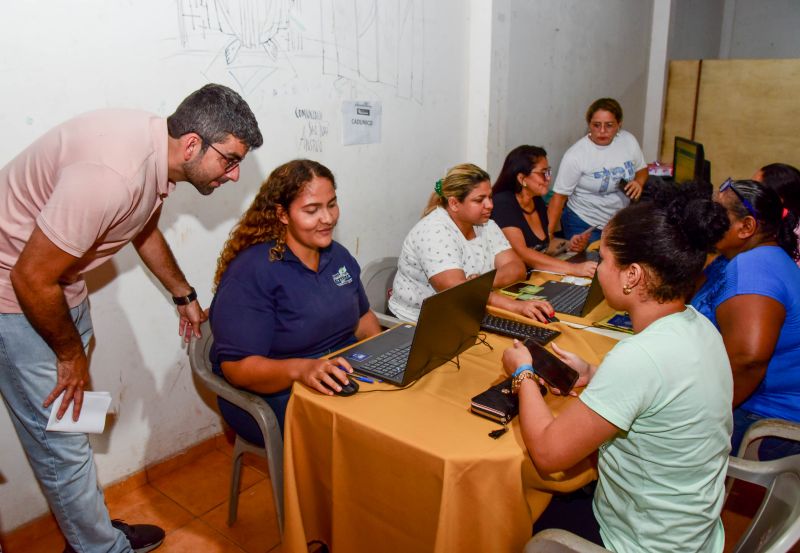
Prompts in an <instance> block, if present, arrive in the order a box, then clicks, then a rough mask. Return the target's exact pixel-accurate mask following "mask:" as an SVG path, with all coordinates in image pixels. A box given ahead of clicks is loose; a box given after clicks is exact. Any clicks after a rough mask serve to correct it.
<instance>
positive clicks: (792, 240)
mask: <svg viewBox="0 0 800 553" xmlns="http://www.w3.org/2000/svg"><path fill="white" fill-rule="evenodd" d="M717 201H718V202H719V203H720V204H722V205H723V206H724V207H725V208H726V210H727V211H728V218H729V219H730V221H731V226H730V228H729V230H728V232H727V233H726V234H725V236H724V237H723V239H722V240H720V241H719V243H717V245H716V248H717V250H718V251H719V253H720V256H719V258H718V259H717V260H715V261H714V262H713V263H712V264H711V265H710V266H709V267H708V268H707V269H706V281H705V283H703V286H702V287H701V288H700V290H699V291H698V292H697V294H696V295H695V297H694V298H693V299H692V305H693V306H695V307H696V308H697V309H698V310H699V311H700V312H701V313H703V314H704V315H705V316H707V317H708V318H709V319H710V320H711V322H713V323H714V324H715V325H716V326H717V328H719V330H720V332H721V333H722V337H723V339H724V340H725V348H726V349H727V352H728V357H729V359H730V362H731V368H732V369H733V382H734V393H733V406H734V432H733V438H732V445H733V450H734V451H737V449H738V447H739V444H740V442H741V439H742V437H743V436H744V432H745V431H746V430H747V428H748V427H749V426H750V425H751V424H752V423H753V422H755V421H756V420H759V419H762V418H780V419H786V420H790V421H794V422H800V371H798V367H800V268H798V266H797V265H796V264H795V262H796V260H797V258H798V251H797V239H796V236H795V235H794V229H795V227H796V226H797V222H798V214H797V213H796V212H795V211H794V210H793V209H792V208H789V207H786V208H785V207H784V205H783V204H782V202H781V199H780V197H779V196H778V194H777V193H776V192H775V191H774V190H772V189H770V188H768V187H766V186H764V185H762V184H761V183H759V182H756V181H752V180H743V181H732V180H730V179H729V180H727V181H726V182H725V183H724V184H723V185H722V186H720V189H719V194H718V196H717ZM793 453H800V444H798V443H797V442H785V441H782V440H781V441H776V440H765V442H764V443H763V444H762V447H761V457H762V458H775V457H782V456H784V455H787V454H793Z"/></svg>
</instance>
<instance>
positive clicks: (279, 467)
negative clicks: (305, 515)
mask: <svg viewBox="0 0 800 553" xmlns="http://www.w3.org/2000/svg"><path fill="white" fill-rule="evenodd" d="M200 330H201V332H202V334H203V337H202V338H194V339H192V341H191V342H190V343H189V365H190V366H191V367H192V372H193V373H194V374H195V375H196V376H197V378H198V379H199V380H200V381H201V382H202V383H203V385H204V386H205V387H206V388H208V389H209V390H210V391H211V392H213V393H214V394H216V395H218V396H219V397H221V398H224V399H226V400H228V401H230V402H231V403H233V404H234V405H236V406H237V407H239V408H241V409H244V410H245V411H247V412H248V413H249V414H250V415H251V416H252V417H253V418H254V419H255V420H256V422H257V423H258V427H259V428H260V429H261V433H262V434H263V436H264V444H266V447H260V446H258V445H256V444H254V443H251V442H248V441H247V440H245V439H244V438H242V437H241V436H239V435H238V434H237V435H236V441H235V442H234V445H233V467H232V469H233V470H232V473H231V490H230V498H229V506H228V526H230V525H232V524H233V523H234V521H235V520H236V514H237V511H238V508H239V481H240V478H241V471H242V455H243V454H244V453H247V452H249V453H255V454H256V455H260V456H262V457H266V459H267V466H268V468H269V476H270V481H271V482H272V499H273V501H274V503H275V514H276V515H277V518H278V528H279V529H280V533H281V539H283V438H282V437H281V431H280V427H279V426H278V419H277V418H276V417H275V413H274V412H273V410H272V408H271V407H270V406H269V405H268V404H267V402H265V401H264V400H263V399H261V398H260V397H258V396H257V395H255V394H251V393H250V392H247V391H245V390H240V389H238V388H235V387H234V386H232V385H231V384H229V383H228V382H227V381H226V380H225V379H224V378H222V377H220V376H217V375H216V374H214V373H213V372H212V370H211V361H210V360H209V358H208V354H209V352H210V351H211V344H213V343H214V337H213V336H212V335H211V325H209V323H208V322H205V323H203V325H202V326H201V327H200Z"/></svg>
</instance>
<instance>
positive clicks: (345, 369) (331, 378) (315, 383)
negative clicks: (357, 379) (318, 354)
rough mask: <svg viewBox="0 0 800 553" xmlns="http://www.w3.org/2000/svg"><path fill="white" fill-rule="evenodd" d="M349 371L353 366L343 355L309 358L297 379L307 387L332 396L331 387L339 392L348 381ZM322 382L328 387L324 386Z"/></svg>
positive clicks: (351, 370)
mask: <svg viewBox="0 0 800 553" xmlns="http://www.w3.org/2000/svg"><path fill="white" fill-rule="evenodd" d="M351 372H353V367H351V366H350V363H348V362H347V360H346V359H345V358H343V357H334V358H333V359H309V360H308V364H307V366H306V367H304V369H303V371H302V374H301V375H300V378H298V380H300V381H301V382H302V383H303V384H305V385H306V386H308V387H309V388H312V389H314V390H316V391H318V392H320V393H322V394H325V395H328V396H332V395H334V393H333V392H332V391H331V389H332V390H335V391H337V392H340V391H341V390H342V386H344V385H345V384H347V383H348V382H349V380H348V378H347V375H348V374H349V373H351ZM323 382H324V383H325V384H327V385H328V386H329V387H330V388H328V387H326V386H325V384H323Z"/></svg>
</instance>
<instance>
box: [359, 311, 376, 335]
mask: <svg viewBox="0 0 800 553" xmlns="http://www.w3.org/2000/svg"><path fill="white" fill-rule="evenodd" d="M380 332H381V324H380V323H379V322H378V317H376V316H375V313H373V312H372V310H369V311H367V312H366V313H364V314H363V315H362V316H361V318H360V319H359V320H358V326H357V327H356V331H355V335H356V338H358V339H359V340H363V339H364V338H369V337H370V336H375V335H376V334H380Z"/></svg>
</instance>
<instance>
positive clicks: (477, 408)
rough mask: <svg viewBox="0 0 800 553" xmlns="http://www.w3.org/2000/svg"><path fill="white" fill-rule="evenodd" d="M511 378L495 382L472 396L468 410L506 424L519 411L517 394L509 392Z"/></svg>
mask: <svg viewBox="0 0 800 553" xmlns="http://www.w3.org/2000/svg"><path fill="white" fill-rule="evenodd" d="M511 380H512V379H511V378H508V379H506V380H503V381H502V382H501V383H500V384H495V385H494V386H492V387H491V388H489V389H488V390H486V391H485V392H482V393H480V394H478V395H477V396H475V397H474V398H472V403H471V405H470V411H472V412H473V413H475V414H476V415H480V416H481V417H486V418H487V419H491V420H493V421H495V422H499V423H500V424H506V423H507V422H508V421H510V420H511V419H513V418H514V417H516V416H517V413H519V402H518V401H517V396H515V395H514V394H512V393H511Z"/></svg>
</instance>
